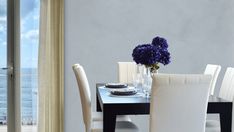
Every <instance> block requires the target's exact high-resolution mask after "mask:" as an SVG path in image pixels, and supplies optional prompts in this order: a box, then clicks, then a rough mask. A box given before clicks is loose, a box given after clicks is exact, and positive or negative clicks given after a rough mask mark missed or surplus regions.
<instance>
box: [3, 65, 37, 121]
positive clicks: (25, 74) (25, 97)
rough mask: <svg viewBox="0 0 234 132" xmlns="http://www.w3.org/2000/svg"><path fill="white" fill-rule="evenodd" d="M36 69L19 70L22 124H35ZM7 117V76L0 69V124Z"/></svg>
mask: <svg viewBox="0 0 234 132" xmlns="http://www.w3.org/2000/svg"><path fill="white" fill-rule="evenodd" d="M37 80H38V79H37V69H35V68H23V69H22V70H21V116H22V123H23V124H35V122H36V121H37V88H38V82H37ZM6 119H7V76H6V71H3V70H0V124H4V122H6Z"/></svg>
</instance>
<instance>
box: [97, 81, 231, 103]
mask: <svg viewBox="0 0 234 132" xmlns="http://www.w3.org/2000/svg"><path fill="white" fill-rule="evenodd" d="M96 88H97V96H99V101H100V103H101V104H103V105H108V104H112V105H118V104H119V105H124V104H128V105H129V104H141V103H143V104H149V103H150V98H145V97H142V94H141V93H137V94H136V95H131V96H118V95H112V94H111V93H110V90H111V89H109V88H105V86H104V83H98V84H97V85H96ZM212 102H213V103H218V102H221V103H225V102H226V103H231V101H227V100H224V99H221V98H219V97H216V96H210V97H209V103H212Z"/></svg>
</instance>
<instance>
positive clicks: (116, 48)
mask: <svg viewBox="0 0 234 132" xmlns="http://www.w3.org/2000/svg"><path fill="white" fill-rule="evenodd" d="M233 23H234V2H233V0H66V1H65V132H75V131H76V132H78V131H79V132H83V131H84V125H83V121H82V111H81V104H80V98H79V93H78V90H77V84H76V80H75V77H74V75H73V72H72V68H71V66H72V64H74V63H80V64H82V65H83V66H84V68H85V70H86V73H87V76H88V78H89V83H90V86H91V91H92V97H93V99H94V100H93V104H95V98H94V97H95V83H96V82H103V81H106V82H115V81H117V64H116V63H117V62H118V61H131V60H132V57H131V53H132V49H133V48H134V47H135V46H136V45H137V44H141V43H150V42H151V40H152V38H153V37H155V36H157V35H159V36H163V37H165V38H167V40H168V42H169V45H170V49H169V50H170V51H171V54H172V63H171V64H170V65H168V66H166V67H161V68H160V72H167V73H202V72H203V71H204V69H205V66H206V64H207V63H214V64H220V65H222V72H221V74H220V78H219V81H218V85H217V89H218V87H220V80H221V78H222V76H223V73H224V71H225V69H226V67H227V66H234V52H233V49H234V24H233ZM216 92H217V91H216ZM94 107H95V105H94ZM133 119H134V121H135V122H136V123H137V124H138V126H139V127H140V128H141V130H142V131H147V129H148V116H134V117H133Z"/></svg>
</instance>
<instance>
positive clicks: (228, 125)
mask: <svg viewBox="0 0 234 132" xmlns="http://www.w3.org/2000/svg"><path fill="white" fill-rule="evenodd" d="M220 124H221V132H231V130H232V112H231V111H226V112H225V113H220Z"/></svg>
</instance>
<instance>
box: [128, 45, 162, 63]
mask: <svg viewBox="0 0 234 132" xmlns="http://www.w3.org/2000/svg"><path fill="white" fill-rule="evenodd" d="M132 57H133V60H134V61H135V62H136V63H137V64H143V65H152V64H155V63H157V62H158V61H159V59H160V58H161V56H160V52H159V50H158V49H157V48H156V47H155V46H153V45H152V44H142V45H138V46H137V47H136V48H134V50H133V53H132Z"/></svg>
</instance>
